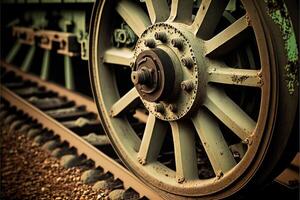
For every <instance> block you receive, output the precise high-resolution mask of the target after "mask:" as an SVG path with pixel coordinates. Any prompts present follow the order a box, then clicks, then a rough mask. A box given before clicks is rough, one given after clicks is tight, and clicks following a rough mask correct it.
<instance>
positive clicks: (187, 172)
mask: <svg viewBox="0 0 300 200" xmlns="http://www.w3.org/2000/svg"><path fill="white" fill-rule="evenodd" d="M170 124H171V129H172V134H173V141H174V150H175V161H176V177H177V180H178V181H179V182H181V181H183V180H188V179H189V180H190V179H197V178H198V168H197V162H196V159H197V157H196V148H195V137H194V135H195V133H194V132H195V131H194V129H193V128H192V127H191V126H190V125H189V124H187V123H186V122H183V121H177V122H170Z"/></svg>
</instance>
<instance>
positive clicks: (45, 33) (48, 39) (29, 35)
mask: <svg viewBox="0 0 300 200" xmlns="http://www.w3.org/2000/svg"><path fill="white" fill-rule="evenodd" d="M12 30H13V36H15V37H17V39H18V40H19V42H20V43H22V44H27V45H38V46H39V47H40V48H42V49H46V50H52V49H54V43H57V44H58V46H57V47H58V49H57V53H58V54H62V55H66V56H70V57H73V56H78V55H80V44H79V43H78V42H77V36H76V35H75V34H74V33H67V32H60V31H52V30H36V29H34V28H27V27H19V26H14V27H13V28H12ZM57 47H55V48H57Z"/></svg>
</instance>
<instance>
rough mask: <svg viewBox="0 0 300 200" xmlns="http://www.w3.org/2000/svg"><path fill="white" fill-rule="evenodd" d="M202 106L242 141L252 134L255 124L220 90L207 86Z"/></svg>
mask: <svg viewBox="0 0 300 200" xmlns="http://www.w3.org/2000/svg"><path fill="white" fill-rule="evenodd" d="M204 105H205V106H206V107H207V108H208V109H209V110H210V111H211V112H212V113H214V115H215V116H216V117H217V118H219V119H220V120H221V121H222V122H223V123H224V124H225V125H226V126H227V127H228V128H229V129H231V130H232V131H233V132H234V133H235V134H236V135H237V136H238V137H239V138H241V139H242V140H245V139H246V138H249V137H250V135H251V134H252V133H253V131H254V128H255V125H256V122H255V121H253V119H251V118H250V117H249V116H248V115H247V114H246V113H245V112H244V111H243V110H242V109H241V108H240V107H239V106H238V105H236V104H235V103H234V102H233V101H232V100H231V99H230V98H229V97H228V96H227V95H226V94H225V92H223V91H222V90H218V89H216V88H215V87H212V86H209V87H208V88H207V98H206V100H205V102H204Z"/></svg>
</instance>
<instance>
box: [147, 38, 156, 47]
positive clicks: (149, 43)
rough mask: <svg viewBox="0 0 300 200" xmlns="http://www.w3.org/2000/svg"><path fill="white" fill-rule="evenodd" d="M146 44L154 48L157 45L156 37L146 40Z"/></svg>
mask: <svg viewBox="0 0 300 200" xmlns="http://www.w3.org/2000/svg"><path fill="white" fill-rule="evenodd" d="M145 45H146V46H147V47H149V48H154V47H155V46H156V43H155V40H154V39H147V40H145Z"/></svg>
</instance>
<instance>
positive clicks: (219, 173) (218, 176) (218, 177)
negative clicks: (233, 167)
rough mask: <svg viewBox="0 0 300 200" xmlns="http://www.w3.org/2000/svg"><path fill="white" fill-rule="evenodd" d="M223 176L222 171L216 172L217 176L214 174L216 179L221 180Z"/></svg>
mask: <svg viewBox="0 0 300 200" xmlns="http://www.w3.org/2000/svg"><path fill="white" fill-rule="evenodd" d="M223 175H224V174H223V172H222V171H218V172H217V174H216V176H217V179H220V178H222V176H223Z"/></svg>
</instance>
